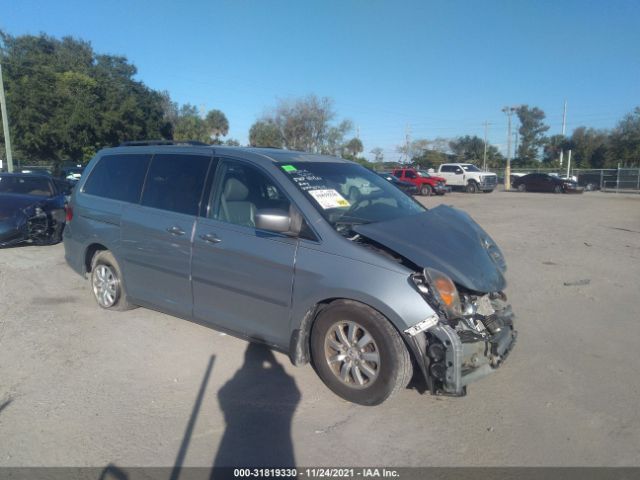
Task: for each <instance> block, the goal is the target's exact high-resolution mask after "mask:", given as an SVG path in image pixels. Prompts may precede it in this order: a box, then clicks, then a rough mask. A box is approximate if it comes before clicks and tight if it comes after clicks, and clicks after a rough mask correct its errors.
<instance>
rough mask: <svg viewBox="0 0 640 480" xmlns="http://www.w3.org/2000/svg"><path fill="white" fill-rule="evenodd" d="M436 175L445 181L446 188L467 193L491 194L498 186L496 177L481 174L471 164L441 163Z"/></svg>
mask: <svg viewBox="0 0 640 480" xmlns="http://www.w3.org/2000/svg"><path fill="white" fill-rule="evenodd" d="M438 175H439V176H441V177H443V178H445V179H446V180H447V186H448V187H451V188H457V189H464V190H465V191H466V192H468V193H476V192H484V193H489V192H492V191H493V189H494V188H496V185H497V184H498V176H497V175H496V174H495V173H492V172H483V171H482V170H480V169H479V168H478V167H476V166H475V165H473V164H471V163H443V164H442V165H440V167H439V168H438Z"/></svg>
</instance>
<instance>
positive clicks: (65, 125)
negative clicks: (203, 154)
mask: <svg viewBox="0 0 640 480" xmlns="http://www.w3.org/2000/svg"><path fill="white" fill-rule="evenodd" d="M0 62H1V63H2V66H3V75H4V83H5V91H6V97H7V106H8V110H9V118H10V128H11V136H12V140H13V141H12V144H13V146H14V150H15V153H14V156H15V157H16V158H18V159H22V161H23V162H25V161H26V162H29V163H38V162H43V163H54V164H60V163H61V162H63V161H67V160H69V161H73V162H74V163H80V162H86V161H88V160H89V159H90V158H91V157H92V156H93V155H94V154H95V152H97V151H98V150H99V149H100V148H103V147H105V146H113V145H118V144H120V143H122V142H124V141H129V140H140V139H169V140H196V141H201V142H205V143H209V144H222V143H224V144H226V145H239V142H238V141H237V140H234V139H226V140H223V137H226V136H227V135H228V133H229V121H228V119H227V117H226V115H225V114H224V112H222V111H221V110H218V109H213V110H210V111H206V112H205V111H202V110H199V109H198V108H197V107H196V106H194V105H191V104H188V103H187V104H184V105H178V104H177V103H176V102H174V101H173V100H171V98H170V96H169V94H168V93H167V92H158V91H155V90H153V89H151V88H149V87H147V86H146V85H145V84H144V83H142V82H140V81H138V80H136V79H135V75H136V73H137V71H136V67H135V66H134V65H133V64H131V63H130V62H129V61H128V60H127V59H126V58H125V57H122V56H115V55H104V54H99V53H97V52H94V51H93V48H92V47H91V45H90V44H89V43H88V42H84V41H82V40H77V39H74V38H71V37H64V38H62V39H56V38H53V37H50V36H47V35H44V34H41V35H38V36H34V35H23V36H17V37H13V36H10V35H8V34H6V33H4V32H2V31H0ZM514 113H515V114H516V120H517V125H516V128H517V130H516V131H517V139H516V142H515V144H514V155H513V161H512V162H513V163H512V165H513V166H514V167H524V168H532V167H537V168H539V167H549V168H557V167H558V166H559V163H558V160H559V158H560V152H561V151H564V152H567V151H568V150H571V151H572V164H573V165H574V166H575V167H576V168H610V167H616V166H618V165H623V166H640V107H638V108H636V109H635V110H633V111H632V112H631V113H629V114H628V115H626V116H625V117H624V118H623V119H621V120H620V122H619V123H618V124H617V125H616V127H615V128H613V129H611V130H598V129H593V128H589V127H586V126H581V127H578V128H576V129H575V130H574V131H573V133H572V134H571V135H569V136H563V135H551V136H549V135H547V133H548V130H549V126H548V125H546V124H545V113H544V111H542V110H541V109H539V108H537V107H530V106H528V105H521V106H519V107H517V108H516V109H514ZM248 133H249V135H248V137H249V145H250V146H254V147H270V148H286V149H290V150H301V151H306V152H313V153H321V154H329V155H339V156H342V157H344V158H348V159H352V160H355V161H358V162H359V163H362V164H365V165H367V166H369V167H376V168H388V167H390V166H392V165H394V164H396V163H397V162H389V161H388V160H389V159H385V158H384V152H383V150H382V149H381V148H379V147H375V148H372V149H371V150H370V151H369V153H370V157H372V160H373V164H372V162H370V161H368V160H366V159H365V158H364V156H363V152H364V145H363V144H362V141H361V140H360V139H359V138H358V136H357V135H356V136H354V135H353V123H352V122H351V121H350V120H347V119H339V118H338V114H337V112H336V111H335V108H334V104H333V101H332V100H331V99H330V98H327V97H318V96H316V95H308V96H306V97H303V98H298V99H286V100H278V101H277V102H276V104H275V105H274V106H272V107H271V108H270V109H268V110H267V111H266V113H265V114H264V115H262V116H261V117H260V118H258V119H257V120H256V122H255V123H254V124H253V125H252V126H251V128H250V130H249V132H248ZM0 142H1V144H0V158H4V138H3V135H2V132H1V131H0ZM485 151H486V152H485ZM397 153H398V154H399V155H400V156H401V158H402V159H403V160H404V161H405V162H410V163H414V164H417V165H420V166H421V167H425V168H428V167H437V166H438V165H439V164H441V163H444V162H450V161H464V162H471V163H475V164H478V165H481V164H482V163H483V160H484V158H485V154H486V162H487V167H488V168H493V169H499V168H504V165H505V162H506V159H505V156H504V155H503V154H502V153H501V152H500V150H499V149H498V148H497V147H496V146H495V145H490V144H487V145H486V148H485V142H484V140H483V139H481V138H479V137H478V136H471V135H464V136H460V137H456V138H453V139H447V138H435V139H431V140H429V139H424V138H419V139H416V140H414V141H412V142H408V143H407V144H405V145H401V146H399V147H398V148H397Z"/></svg>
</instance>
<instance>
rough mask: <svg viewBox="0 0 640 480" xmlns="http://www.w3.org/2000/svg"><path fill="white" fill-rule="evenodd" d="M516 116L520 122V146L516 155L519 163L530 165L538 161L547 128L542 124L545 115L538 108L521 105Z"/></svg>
mask: <svg viewBox="0 0 640 480" xmlns="http://www.w3.org/2000/svg"><path fill="white" fill-rule="evenodd" d="M516 114H517V115H518V119H519V120H520V129H519V130H518V132H519V133H520V145H519V146H518V151H517V152H516V154H517V157H518V160H519V162H520V163H522V164H530V163H531V162H534V161H536V160H538V154H539V151H540V149H541V148H542V147H543V145H544V143H545V132H546V131H547V130H549V126H548V125H545V124H544V119H545V114H544V112H543V111H542V110H540V109H539V108H538V107H533V108H529V106H528V105H521V106H520V107H518V108H517V109H516Z"/></svg>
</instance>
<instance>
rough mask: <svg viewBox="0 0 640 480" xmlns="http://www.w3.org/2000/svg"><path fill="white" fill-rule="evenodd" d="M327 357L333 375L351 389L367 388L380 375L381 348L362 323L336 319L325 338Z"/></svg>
mask: <svg viewBox="0 0 640 480" xmlns="http://www.w3.org/2000/svg"><path fill="white" fill-rule="evenodd" d="M324 352H325V359H326V361H327V364H328V365H329V368H330V369H331V371H332V372H333V374H334V375H335V376H336V377H337V378H338V379H339V380H340V381H341V382H342V383H343V384H345V385H347V386H349V387H350V388H357V389H360V388H367V387H369V386H371V384H372V383H373V382H375V381H376V379H377V378H378V374H379V372H380V365H381V364H380V350H379V349H378V346H377V345H376V342H375V340H374V339H373V337H372V336H371V335H370V334H369V332H368V331H367V330H366V329H365V328H364V327H362V325H360V324H358V323H356V322H353V321H350V320H345V321H339V322H336V323H335V324H334V325H333V326H332V327H331V328H330V329H329V330H328V331H327V334H326V336H325V341H324Z"/></svg>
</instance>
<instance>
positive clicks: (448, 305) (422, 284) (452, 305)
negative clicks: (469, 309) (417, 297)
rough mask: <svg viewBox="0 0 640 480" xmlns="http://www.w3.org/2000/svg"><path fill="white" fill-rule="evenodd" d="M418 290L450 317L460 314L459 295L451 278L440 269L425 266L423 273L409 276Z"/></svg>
mask: <svg viewBox="0 0 640 480" xmlns="http://www.w3.org/2000/svg"><path fill="white" fill-rule="evenodd" d="M411 278H412V279H413V282H414V283H415V285H416V287H417V288H418V291H419V292H420V293H422V294H423V296H425V297H426V298H427V299H433V301H435V302H437V303H438V306H439V307H440V308H441V309H442V310H443V311H444V312H445V313H446V314H447V317H449V318H450V319H452V318H456V317H459V316H460V315H461V314H462V306H461V303H460V295H459V294H458V289H457V288H456V286H455V284H454V283H453V280H451V278H449V277H448V276H447V275H445V274H444V273H442V272H441V271H440V270H436V269H435V268H425V269H424V275H413V276H412V277H411Z"/></svg>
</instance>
